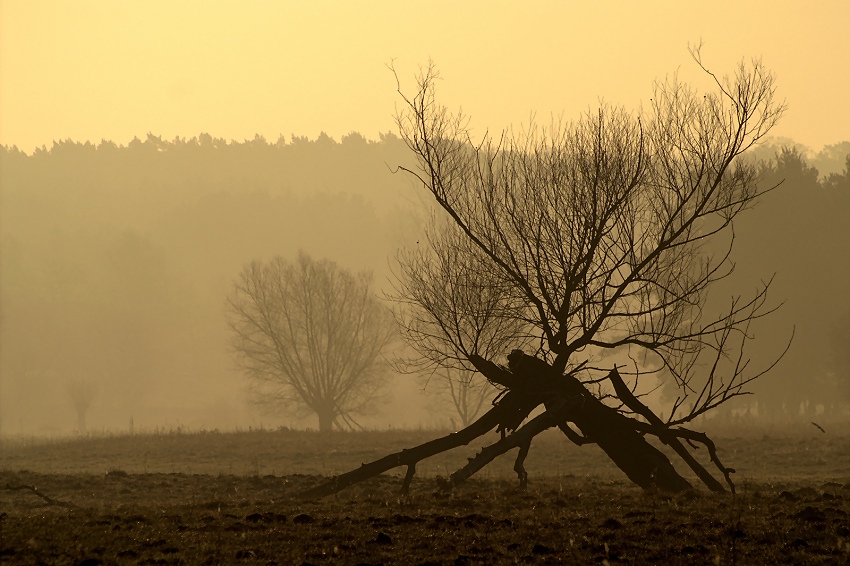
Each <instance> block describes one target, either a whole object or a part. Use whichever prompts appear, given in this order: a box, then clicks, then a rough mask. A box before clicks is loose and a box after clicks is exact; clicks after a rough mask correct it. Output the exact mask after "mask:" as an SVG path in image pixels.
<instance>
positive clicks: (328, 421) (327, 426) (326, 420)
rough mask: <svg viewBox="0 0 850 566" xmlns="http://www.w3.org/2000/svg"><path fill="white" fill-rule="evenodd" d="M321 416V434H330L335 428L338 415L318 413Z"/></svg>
mask: <svg viewBox="0 0 850 566" xmlns="http://www.w3.org/2000/svg"><path fill="white" fill-rule="evenodd" d="M316 414H317V415H318V416H319V432H330V431H332V430H333V427H334V419H335V418H336V414H334V413H333V412H332V411H316Z"/></svg>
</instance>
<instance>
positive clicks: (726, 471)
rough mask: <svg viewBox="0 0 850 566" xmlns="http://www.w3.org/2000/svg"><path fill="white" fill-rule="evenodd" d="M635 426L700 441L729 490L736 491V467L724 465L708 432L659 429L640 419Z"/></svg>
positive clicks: (651, 432)
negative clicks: (734, 476)
mask: <svg viewBox="0 0 850 566" xmlns="http://www.w3.org/2000/svg"><path fill="white" fill-rule="evenodd" d="M635 423H636V424H635V427H636V428H637V429H638V430H641V431H644V432H647V433H649V434H654V435H656V436H658V437H659V438H660V437H661V435H666V436H668V437H670V436H672V437H676V438H684V439H685V440H687V441H688V442H699V443H700V444H702V445H703V446H705V448H706V450H708V456H709V458H711V461H712V463H713V464H714V465H715V466H716V467H717V469H718V470H719V471H720V473H721V474H723V477H724V478H725V479H726V484H727V485H728V486H729V490H730V491H731V492H732V493H735V484H734V483H733V482H732V474H734V473H735V468H729V467H726V466H725V465H723V462H721V461H720V458H719V457H718V456H717V447H716V446H715V444H714V441H712V440H711V439H710V438H709V437H708V435H707V434H705V433H704V432H697V431H695V430H691V429H688V428H682V427H677V428H668V427H665V428H664V429H663V430H658V429H657V428H656V427H654V426H652V425H650V424H648V423H642V422H640V421H635ZM693 446H694V448H697V446H696V445H693Z"/></svg>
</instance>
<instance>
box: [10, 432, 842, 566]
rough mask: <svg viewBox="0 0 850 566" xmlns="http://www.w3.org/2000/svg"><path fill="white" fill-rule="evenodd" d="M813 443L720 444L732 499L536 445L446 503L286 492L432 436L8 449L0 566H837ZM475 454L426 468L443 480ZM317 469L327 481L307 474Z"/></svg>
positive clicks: (831, 499)
mask: <svg viewBox="0 0 850 566" xmlns="http://www.w3.org/2000/svg"><path fill="white" fill-rule="evenodd" d="M814 433H816V434H808V431H804V432H802V433H798V434H796V435H795V434H789V435H786V436H776V435H774V436H761V437H759V438H749V439H747V438H734V437H732V438H720V437H718V438H717V439H716V440H717V442H718V446H719V447H721V457H722V458H724V459H725V460H726V463H727V464H728V465H730V466H736V467H738V474H737V487H738V490H737V494H736V495H731V494H726V495H714V494H711V493H709V492H707V491H706V490H705V489H703V488H701V487H697V488H696V489H695V490H693V491H690V492H686V493H682V494H678V495H675V496H669V495H664V494H658V493H655V494H653V493H644V492H642V491H641V490H640V489H638V488H636V487H634V486H633V485H631V484H630V483H628V481H626V480H625V479H624V478H622V477H620V476H619V475H618V474H619V472H618V471H617V470H616V469H615V468H612V467H611V466H609V465H608V464H607V463H606V461H605V458H604V455H600V454H598V453H596V452H594V451H592V450H591V451H588V450H587V447H582V448H581V449H578V448H575V447H570V445H567V444H566V442H564V441H562V438H561V437H558V436H557V435H545V436H544V435H541V437H540V438H538V439H537V440H535V443H534V445H533V446H532V455H531V456H529V460H528V462H527V468H528V470H529V473H530V482H529V486H528V488H527V489H526V490H520V489H518V488H517V483H516V480H515V479H514V478H512V477H511V473H510V467H511V466H512V464H513V459H512V457H511V456H512V455H508V456H506V457H504V458H503V459H502V460H500V461H496V462H494V463H493V466H492V469H491V470H489V471H488V473H487V474H485V473H483V472H482V474H480V476H481V477H478V476H476V478H473V479H472V480H470V481H469V482H467V483H466V484H464V485H462V486H461V487H459V488H456V489H455V490H454V491H452V492H451V493H446V492H443V491H441V490H440V489H439V488H438V484H437V481H436V480H435V479H434V477H433V475H435V473H434V472H435V470H434V468H431V472H430V473H429V472H427V470H426V473H425V477H419V476H417V479H416V480H414V483H413V486H412V489H411V493H410V495H408V496H403V497H402V496H400V495H399V493H398V489H399V486H400V483H401V480H400V478H399V477H398V475H399V474H400V473H403V471H404V470H398V473H396V474H394V475H383V476H380V477H378V478H374V479H372V480H369V481H367V482H364V483H362V484H359V485H356V486H354V487H352V488H349V489H348V490H345V491H343V492H341V493H340V494H338V495H336V496H332V497H328V498H325V499H322V500H319V501H305V500H302V499H299V498H297V497H296V494H297V493H299V492H300V491H302V490H304V489H306V488H308V487H311V486H313V485H316V484H317V483H318V482H320V481H323V480H324V479H325V478H326V476H327V475H329V474H331V473H336V472H337V471H345V470H347V469H349V468H352V467H356V466H357V465H359V463H360V462H361V461H368V460H371V459H374V458H377V457H380V456H382V455H385V454H386V453H388V452H391V451H393V450H394V449H397V448H398V446H396V445H397V444H400V445H402V446H412V445H413V444H415V443H418V442H419V441H424V440H427V439H429V438H433V437H434V436H437V435H438V434H436V433H427V432H422V433H402V432H387V433H363V434H347V435H346V434H340V435H330V436H319V435H317V434H315V433H312V435H311V433H304V432H292V431H280V432H254V433H242V434H241V435H237V434H233V435H230V434H220V435H219V434H215V435H212V434H211V435H199V434H192V435H187V434H182V435H164V436H160V435H149V436H144V437H142V436H136V437H115V438H90V439H79V440H74V441H70V440H65V441H53V442H36V441H29V442H23V441H14V442H12V441H8V440H7V441H4V444H3V450H2V453H0V529H2V530H0V563H4V564H5V563H9V564H39V563H41V564H303V563H309V564H378V563H383V564H500V563H505V564H512V563H522V564H557V563H576V564H591V563H609V564H613V563H627V564H646V563H659V562H661V563H668V564H703V563H711V564H717V563H720V564H730V563H740V564H767V563H779V564H784V563H797V564H801V563H806V564H844V563H847V562H848V560H850V515H848V513H850V435H846V434H845V435H843V436H842V435H837V434H835V433H832V434H822V433H820V432H819V431H814ZM495 439H496V438H495V437H494V438H491V439H488V440H489V441H494V440H495ZM164 445H167V446H168V447H169V448H168V449H164V448H163V446H164ZM270 446H271V447H276V449H275V450H272V449H270ZM157 447H159V448H158V449H157ZM252 447H253V448H252ZM287 447H288V448H289V452H288V453H286V452H281V450H284V449H286V448H287ZM294 447H299V449H298V450H295V448H294ZM139 450H142V452H139ZM334 450H335V451H334ZM475 450H476V447H475V446H473V447H467V448H465V449H463V450H462V451H460V452H461V453H460V454H452V455H444V456H440V457H438V462H437V464H434V465H433V466H434V467H441V468H444V469H447V470H448V471H451V470H453V469H455V468H456V467H458V466H460V465H462V464H463V462H464V461H465V458H466V457H468V456H471V455H472V454H474V453H475ZM455 452H459V451H455ZM248 453H252V454H253V455H254V456H253V460H251V459H250V458H248V459H247V460H245V459H244V458H245V455H246V454H248ZM180 454H182V455H183V456H182V457H180V456H179V455H180ZM535 454H537V458H536V459H534V458H533V456H534V455H535ZM236 458H242V459H241V460H236ZM440 458H442V460H440ZM210 461H215V462H217V464H210V463H209V462H210ZM316 461H321V462H322V464H321V465H322V466H324V467H325V469H326V470H328V469H329V471H326V472H325V474H323V475H320V474H318V473H316V470H315V469H313V467H314V466H315V465H316ZM204 462H206V463H204ZM213 465H218V466H220V468H219V470H218V471H214V470H213V469H211V468H210V466H213ZM169 466H171V467H172V468H175V469H173V470H166V469H163V468H168V467H169ZM189 466H192V467H193V468H194V470H193V471H191V472H190V471H189V470H188V469H187V468H188V467H189ZM243 466H245V467H248V468H253V470H250V469H248V470H244V471H243V469H242V467H243ZM677 467H679V468H680V469H681V468H682V466H681V465H680V464H679V463H678V462H677ZM140 468H147V471H145V469H140ZM273 468H276V469H279V470H283V471H284V473H283V474H281V473H273V472H272V469H273ZM234 469H235V470H237V473H234V471H233V470H234ZM298 469H301V470H303V473H300V472H298V471H297V470H298ZM694 485H695V486H696V481H694ZM7 486H8V487H17V486H35V487H36V488H37V490H38V494H42V495H44V496H45V497H46V498H49V499H45V498H44V497H40V496H39V495H38V494H37V493H34V492H33V491H31V490H29V489H20V490H12V489H5V488H6V487H7Z"/></svg>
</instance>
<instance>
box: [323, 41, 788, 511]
mask: <svg viewBox="0 0 850 566" xmlns="http://www.w3.org/2000/svg"><path fill="white" fill-rule="evenodd" d="M692 55H693V57H694V60H695V61H696V63H697V65H698V66H699V67H700V68H702V70H703V71H705V73H706V74H707V76H708V78H709V79H712V80H713V81H714V85H715V89H714V91H713V92H707V93H705V94H702V93H697V92H696V91H695V90H693V89H692V88H690V87H688V86H687V85H685V84H682V83H680V82H678V81H677V80H676V79H675V78H674V79H670V80H668V81H665V82H661V83H659V84H658V85H657V86H656V89H655V93H654V96H653V98H652V99H651V101H650V106H649V109H648V111H646V112H642V113H640V114H637V115H636V114H634V113H629V112H627V111H625V110H622V109H618V108H611V107H603V108H601V109H599V110H598V111H594V112H588V113H586V114H585V115H583V116H582V117H581V119H580V120H579V121H577V122H576V123H573V124H569V125H561V124H555V125H553V126H552V127H549V128H539V127H536V126H534V125H532V126H530V127H529V128H528V129H527V130H524V131H522V132H520V133H518V134H514V133H505V134H503V135H502V136H501V137H499V138H498V139H495V140H494V139H491V138H489V137H485V138H484V140H483V141H481V142H474V141H472V139H471V137H470V134H469V131H468V129H467V126H466V124H467V120H466V119H465V118H464V117H463V116H462V115H460V114H451V113H450V112H449V111H448V110H447V109H446V108H444V107H443V106H440V105H439V104H438V103H437V101H436V99H435V95H434V84H435V80H436V79H437V74H436V72H435V71H434V69H433V68H432V67H429V68H428V69H426V70H425V71H424V72H423V74H422V75H421V76H420V77H419V80H418V90H417V92H416V93H415V95H414V96H412V97H406V96H405V95H404V94H403V93H401V91H400V94H402V97H403V100H404V105H403V110H402V112H401V113H400V114H399V116H398V125H399V129H400V131H401V134H402V137H403V138H404V139H405V141H406V142H407V144H408V146H409V147H410V149H411V150H412V152H413V153H414V154H415V155H416V156H417V158H418V160H419V168H418V170H410V171H409V173H411V174H413V175H415V177H416V178H417V179H418V180H419V181H420V182H421V184H422V187H423V188H424V189H425V190H426V191H427V192H428V193H429V194H430V195H431V197H432V198H433V199H434V202H435V203H436V204H437V205H438V206H439V208H440V209H442V211H443V212H444V213H445V214H444V217H443V218H444V220H445V221H444V222H443V223H440V222H435V223H433V224H432V225H431V228H430V230H429V232H428V234H427V236H426V238H425V239H426V241H427V245H425V246H420V247H418V248H417V249H415V250H413V251H411V252H408V253H407V254H405V255H402V256H401V269H400V282H399V290H398V299H399V304H400V305H401V306H400V308H399V312H398V313H397V318H398V319H399V320H400V322H401V324H402V329H403V331H402V335H403V336H404V337H405V339H406V340H407V341H408V343H409V345H410V346H411V347H412V348H414V349H415V350H417V351H418V352H419V354H420V355H421V358H420V360H421V362H420V363H421V364H423V365H424V366H427V365H429V364H432V365H439V366H450V367H464V368H467V369H470V370H477V371H478V372H480V373H481V374H482V375H484V376H485V377H486V378H487V379H488V380H490V381H491V382H493V383H495V384H498V385H499V386H500V387H501V388H502V389H503V390H504V394H503V395H501V396H500V397H499V398H498V399H497V400H495V401H494V407H493V408H492V409H491V410H490V411H489V412H487V413H486V414H485V415H483V416H482V417H481V418H479V419H478V420H477V421H475V422H474V423H472V424H471V425H470V426H469V427H467V428H466V429H464V430H462V431H458V432H457V433H455V434H453V435H451V436H448V437H445V438H442V439H438V440H434V441H431V442H430V443H426V444H424V445H422V446H419V447H415V448H412V449H409V450H406V451H404V452H402V453H397V454H393V455H390V456H387V457H386V458H383V459H381V460H378V461H376V462H373V463H372V464H367V465H365V466H363V467H362V468H360V469H357V470H354V471H352V472H349V473H347V474H343V475H342V476H339V477H337V478H335V479H334V480H332V481H330V482H328V483H327V484H325V485H323V486H319V487H317V488H316V489H314V490H311V491H310V492H308V494H309V495H324V494H326V493H331V492H333V491H335V490H338V489H341V488H343V487H345V486H346V485H350V484H351V483H353V482H355V481H360V480H361V479H363V478H365V477H368V476H369V475H370V474H372V475H373V474H375V473H381V471H382V470H384V469H386V468H387V467H394V466H399V465H407V466H408V476H407V477H406V478H405V482H404V486H403V489H404V488H406V487H407V486H408V485H409V483H410V478H411V477H412V475H413V473H414V469H415V465H416V462H418V461H419V460H421V459H422V458H426V457H428V456H430V455H433V454H435V453H438V452H441V451H444V450H448V449H451V448H454V447H456V446H459V445H462V444H466V443H469V442H470V441H471V440H472V439H473V438H475V437H477V436H480V435H481V434H484V433H486V432H488V431H490V430H492V429H493V428H498V429H499V430H501V432H502V439H501V440H500V441H498V442H496V443H495V444H493V445H491V446H488V447H486V448H484V449H483V450H482V452H481V453H480V454H478V455H477V456H476V457H475V458H473V459H470V461H469V464H467V465H466V466H464V468H462V469H461V470H458V471H457V472H455V473H454V474H453V475H452V476H451V478H450V479H449V483H457V482H459V481H463V479H465V478H466V477H469V476H470V475H471V474H473V473H475V472H476V471H477V470H479V469H480V468H481V467H483V466H484V465H486V464H487V463H488V462H490V461H491V460H492V459H493V458H495V457H496V456H498V455H499V454H502V453H504V452H505V451H507V450H509V449H512V448H519V455H518V457H517V462H516V466H515V469H516V471H517V473H518V475H519V478H520V482H521V483H523V484H524V481H525V476H526V474H525V471H524V469H523V467H522V462H523V460H524V459H525V456H526V454H527V453H528V449H529V446H530V442H531V440H532V438H533V437H534V436H535V435H536V434H538V433H539V432H541V431H543V430H545V429H547V428H550V427H552V426H558V427H559V428H560V429H561V430H562V431H563V433H564V434H565V435H566V436H567V437H568V438H569V439H570V440H572V441H574V442H576V443H577V444H584V443H596V444H597V445H598V446H599V447H600V448H601V449H602V450H603V451H605V452H606V454H607V455H608V456H609V457H610V458H611V459H612V461H613V462H614V463H615V464H616V465H617V466H618V467H619V468H620V469H621V470H623V471H624V472H625V474H626V475H627V476H628V477H629V478H630V479H631V480H632V481H633V482H635V483H636V484H638V485H640V486H641V487H643V488H645V489H664V490H669V491H679V490H682V489H686V488H688V487H689V486H690V483H689V482H688V481H687V480H686V479H685V478H683V477H682V476H681V475H679V473H678V472H677V471H676V470H675V468H674V467H673V465H672V463H671V462H670V460H669V459H668V458H667V456H665V455H664V454H663V453H662V452H661V451H659V450H658V449H657V448H656V447H654V446H653V445H651V444H650V443H649V442H647V440H646V437H647V436H656V437H657V438H658V439H659V440H660V441H661V442H663V443H666V444H668V445H669V446H670V447H671V448H672V449H673V450H674V451H675V452H676V453H677V454H678V456H679V457H680V458H682V460H683V461H685V462H686V463H687V464H688V466H689V467H691V469H692V470H693V472H694V473H695V474H697V476H698V477H699V478H700V480H701V481H703V482H704V483H705V484H706V485H707V486H708V487H709V488H710V489H711V490H713V491H724V487H723V485H722V484H721V483H720V482H718V481H717V480H716V479H715V478H714V477H712V475H711V474H710V473H709V472H708V471H707V470H706V469H705V468H704V467H703V465H702V464H700V463H699V462H698V461H697V460H696V459H695V458H694V457H693V455H692V454H691V452H690V449H689V448H688V447H687V446H686V445H685V443H683V442H682V440H685V441H686V442H687V443H691V445H692V446H693V445H694V444H693V443H694V442H699V443H702V444H703V445H704V446H706V447H707V448H708V451H709V454H710V457H711V460H712V463H713V464H714V465H715V466H716V467H717V469H718V470H719V471H720V472H721V473H722V475H723V477H724V479H725V480H726V483H727V484H728V485H729V486H730V487H732V488H733V489H734V486H733V484H732V481H731V478H730V474H731V472H733V471H734V470H732V469H731V468H727V467H725V466H723V465H722V464H721V462H720V460H719V459H718V458H717V454H716V451H715V449H714V444H713V443H712V442H711V440H710V439H709V438H708V437H707V436H706V435H705V434H703V433H700V432H696V431H693V430H690V429H686V428H684V427H682V426H681V425H684V424H687V423H689V422H690V421H693V419H695V418H696V417H698V416H699V415H702V414H705V413H707V412H709V411H711V410H712V409H714V408H716V407H718V406H720V405H721V404H723V403H726V402H727V401H729V400H730V399H733V398H735V397H737V396H740V395H743V394H745V393H746V392H747V389H746V386H747V384H748V383H750V382H751V381H752V380H753V379H756V378H757V377H759V376H760V375H761V374H762V373H764V371H766V369H769V368H770V367H771V363H770V362H768V363H767V364H765V365H764V366H762V367H761V368H754V367H753V365H751V364H750V363H749V359H748V358H747V356H746V355H745V346H746V343H747V341H748V339H749V338H750V337H749V335H748V332H747V331H748V328H749V325H750V322H751V321H752V320H754V319H757V318H759V317H762V316H764V315H766V314H768V313H769V312H770V311H771V308H770V307H768V306H767V303H766V298H767V290H768V286H769V282H768V283H764V284H763V285H761V286H760V287H759V288H757V289H756V291H755V293H754V294H753V295H751V296H750V297H748V298H741V297H732V298H730V299H729V302H728V303H727V307H726V309H725V311H724V312H710V311H708V310H707V309H705V308H703V307H704V305H705V304H706V297H707V294H708V292H709V290H710V289H711V288H712V286H713V285H714V284H715V283H716V282H718V281H719V280H722V279H724V278H725V277H726V276H727V275H728V274H729V273H730V271H731V269H732V267H733V266H732V264H731V262H730V261H729V259H728V258H729V256H728V250H729V249H731V247H732V243H733V241H734V232H733V229H732V226H733V221H734V220H735V218H736V217H737V215H738V214H740V213H741V212H743V211H745V210H746V209H747V208H749V207H751V206H752V205H753V204H754V203H755V202H756V200H757V199H758V198H759V197H760V196H761V194H762V193H763V192H764V191H765V188H764V187H761V186H760V184H759V183H758V175H757V168H756V166H755V165H754V164H753V163H752V161H751V160H747V159H742V156H743V154H744V153H745V152H746V151H747V149H749V148H750V147H752V146H753V145H754V144H756V143H757V142H758V141H759V140H760V139H762V138H763V137H764V136H765V135H766V134H767V133H768V132H769V131H770V130H771V128H772V127H773V126H774V125H775V124H776V122H777V120H778V119H779V117H780V116H781V115H782V113H783V110H784V105H783V104H782V103H780V102H777V101H776V99H775V96H774V91H775V85H774V78H773V76H772V75H771V74H770V73H769V72H768V71H767V70H766V69H765V67H764V66H763V65H762V63H761V62H760V61H754V62H753V63H752V64H751V65H747V64H745V63H742V64H741V65H740V66H739V67H738V69H737V71H736V73H735V75H734V76H733V77H728V78H721V77H717V76H715V75H714V74H713V73H712V72H711V71H709V70H708V69H707V68H706V67H705V66H704V65H703V62H702V59H701V57H700V52H699V49H698V48H697V49H695V50H693V51H692ZM724 237H725V242H726V244H727V245H726V248H727V253H720V254H716V255H712V254H708V253H705V252H704V250H703V243H704V242H706V241H707V240H708V239H712V240H718V239H723V238H724ZM529 346H531V347H532V349H533V351H534V353H533V354H528V353H525V352H524V351H523V350H524V349H527V348H528V347H529ZM612 351H617V352H620V353H621V354H622V355H627V356H630V357H632V358H633V359H635V360H637V361H638V362H639V364H635V367H636V369H635V370H633V371H631V372H629V373H626V372H623V373H622V374H621V373H620V372H619V371H618V368H617V367H616V366H614V368H613V369H612V368H611V367H610V366H608V367H607V368H606V367H601V366H600V365H599V360H600V359H601V358H602V357H604V356H605V355H607V354H608V353H610V352H612ZM508 352H510V354H509V355H508V356H507V364H506V365H500V364H497V363H495V362H496V361H502V360H504V357H503V356H504V355H505V354H507V353H508ZM412 363H416V362H415V360H414V361H412ZM503 363H504V362H503ZM661 370H664V371H665V373H664V375H666V376H668V378H669V379H672V380H674V381H675V384H676V387H677V388H678V391H679V395H678V396H677V397H676V398H675V399H674V401H673V402H672V405H671V406H670V407H668V408H665V410H664V413H663V414H665V415H668V417H667V418H666V420H662V419H661V418H659V417H658V416H657V415H656V414H655V413H654V412H653V411H652V410H650V409H649V407H647V406H646V405H645V404H644V403H643V402H642V401H641V400H640V399H639V398H638V395H637V394H636V391H637V387H638V379H639V377H640V376H641V375H644V374H646V373H650V374H652V373H654V372H660V371H661ZM541 405H542V406H543V407H544V408H545V411H544V412H543V413H542V414H540V415H538V416H537V417H534V418H533V419H531V420H529V421H528V422H527V423H525V424H523V422H524V421H525V420H526V419H527V418H528V417H529V415H530V414H531V412H532V411H533V410H534V409H536V408H537V407H539V406H541ZM570 425H572V426H575V427H576V428H575V429H574V428H572V426H570ZM577 431H578V432H577ZM508 433H510V434H508Z"/></svg>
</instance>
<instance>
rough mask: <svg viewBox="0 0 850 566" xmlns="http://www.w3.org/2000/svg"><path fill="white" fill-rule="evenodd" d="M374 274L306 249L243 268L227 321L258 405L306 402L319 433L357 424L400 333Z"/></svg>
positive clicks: (373, 395) (376, 394)
mask: <svg viewBox="0 0 850 566" xmlns="http://www.w3.org/2000/svg"><path fill="white" fill-rule="evenodd" d="M371 279H372V276H371V274H370V273H368V272H361V273H357V274H353V273H351V272H349V271H347V270H344V269H342V268H340V267H339V266H338V265H337V264H336V263H334V262H332V261H328V260H321V261H314V260H313V259H311V258H310V257H309V256H308V255H307V254H305V253H303V252H302V253H299V255H298V259H297V260H296V261H295V262H294V263H293V262H289V261H287V260H285V259H283V258H280V257H276V258H274V259H272V260H271V261H268V262H261V261H254V262H252V263H250V264H248V265H246V266H245V268H244V269H243V271H242V273H241V275H240V276H239V278H238V279H237V281H236V283H235V285H234V287H233V291H232V293H231V295H230V296H229V298H228V300H227V310H228V323H229V325H230V328H231V330H232V331H233V349H234V351H235V353H236V356H237V358H238V360H239V363H240V365H241V367H242V369H243V370H244V372H245V374H246V375H247V376H248V378H249V379H250V380H251V383H252V386H253V389H254V394H255V395H254V400H255V401H256V402H258V403H261V404H266V405H273V406H276V407H280V406H293V405H294V406H296V407H302V408H305V407H306V408H307V409H309V410H310V411H312V412H314V413H315V414H316V415H317V416H318V419H319V430H320V431H330V430H332V429H333V428H334V427H335V428H337V429H342V428H354V427H355V426H357V423H356V421H355V420H354V418H353V415H354V414H356V413H358V412H362V411H363V410H365V409H366V408H367V407H369V406H370V405H371V404H372V403H373V402H374V401H375V400H376V399H377V398H378V397H379V390H380V387H381V385H382V384H383V378H384V375H385V372H386V368H387V364H386V362H385V360H384V358H383V357H382V355H381V353H382V352H383V351H384V349H385V348H386V347H387V346H388V345H389V344H390V343H391V342H392V341H393V339H394V337H395V335H396V331H395V326H394V324H393V320H392V315H391V313H390V312H389V310H388V309H387V308H386V307H385V306H384V305H382V304H381V303H380V301H379V300H378V299H377V298H376V297H375V296H374V294H373V293H372V291H371Z"/></svg>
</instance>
